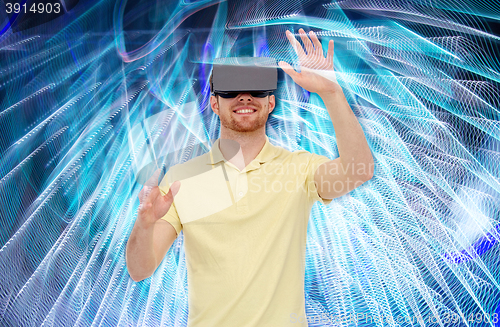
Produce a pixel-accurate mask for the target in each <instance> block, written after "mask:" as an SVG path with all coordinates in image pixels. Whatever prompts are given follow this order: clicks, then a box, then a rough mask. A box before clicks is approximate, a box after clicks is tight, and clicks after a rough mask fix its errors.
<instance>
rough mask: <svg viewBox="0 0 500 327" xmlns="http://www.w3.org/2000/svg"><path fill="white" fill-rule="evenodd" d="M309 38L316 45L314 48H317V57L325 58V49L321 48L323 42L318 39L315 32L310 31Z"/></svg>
mask: <svg viewBox="0 0 500 327" xmlns="http://www.w3.org/2000/svg"><path fill="white" fill-rule="evenodd" d="M309 36H310V37H311V40H312V42H313V44H314V47H315V48H316V55H318V56H320V57H323V47H322V46H321V42H319V40H318V37H317V36H316V33H314V32H313V31H310V32H309Z"/></svg>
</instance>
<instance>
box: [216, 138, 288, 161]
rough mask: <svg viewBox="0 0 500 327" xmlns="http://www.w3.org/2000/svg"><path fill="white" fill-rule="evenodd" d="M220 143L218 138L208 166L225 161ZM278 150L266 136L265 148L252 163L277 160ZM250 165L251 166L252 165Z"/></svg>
mask: <svg viewBox="0 0 500 327" xmlns="http://www.w3.org/2000/svg"><path fill="white" fill-rule="evenodd" d="M219 142H220V138H218V139H217V140H216V141H215V142H214V144H213V146H212V149H211V150H210V152H209V155H208V157H207V165H215V164H217V163H219V162H221V161H225V158H224V156H223V155H222V152H221V151H220V148H219ZM277 150H278V148H277V147H276V146H274V145H272V144H271V142H269V138H268V137H267V135H266V143H265V144H264V147H263V148H262V150H260V152H259V154H258V155H257V157H256V158H255V159H254V160H253V161H252V163H253V162H258V163H261V164H262V163H264V162H267V161H269V160H271V159H273V158H275V157H276V156H277V155H278V151H277ZM252 163H250V164H249V165H251V164H252Z"/></svg>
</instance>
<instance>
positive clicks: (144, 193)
mask: <svg viewBox="0 0 500 327" xmlns="http://www.w3.org/2000/svg"><path fill="white" fill-rule="evenodd" d="M149 193H151V187H149V186H144V187H143V188H142V190H141V191H140V192H139V202H140V203H143V202H145V199H147V197H148V196H149Z"/></svg>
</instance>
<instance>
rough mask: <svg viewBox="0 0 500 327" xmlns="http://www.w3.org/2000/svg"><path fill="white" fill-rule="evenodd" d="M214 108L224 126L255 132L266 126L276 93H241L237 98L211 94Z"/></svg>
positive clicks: (211, 103) (234, 129) (239, 130)
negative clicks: (262, 95)
mask: <svg viewBox="0 0 500 327" xmlns="http://www.w3.org/2000/svg"><path fill="white" fill-rule="evenodd" d="M210 105H211V107H212V110H213V111H214V112H215V113H216V114H217V115H218V116H219V118H220V123H221V125H222V126H224V127H226V128H228V129H230V130H233V131H236V132H253V131H256V130H258V129H260V128H264V126H265V125H266V122H267V118H268V117H269V114H270V113H271V111H273V109H274V106H275V98H274V95H269V96H266V97H265V98H257V97H252V96H251V95H250V93H240V94H238V96H237V97H236V98H229V99H225V98H222V97H220V96H211V97H210Z"/></svg>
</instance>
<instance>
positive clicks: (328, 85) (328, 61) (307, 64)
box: [278, 28, 342, 95]
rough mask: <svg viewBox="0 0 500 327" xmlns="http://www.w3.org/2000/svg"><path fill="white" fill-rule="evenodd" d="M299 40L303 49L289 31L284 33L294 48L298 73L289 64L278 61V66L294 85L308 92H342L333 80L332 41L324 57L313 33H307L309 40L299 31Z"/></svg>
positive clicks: (334, 79) (303, 32)
mask: <svg viewBox="0 0 500 327" xmlns="http://www.w3.org/2000/svg"><path fill="white" fill-rule="evenodd" d="M299 34H300V38H301V40H302V43H304V47H302V46H301V45H300V43H299V41H297V39H296V38H295V37H294V36H293V34H292V33H291V32H290V31H286V37H287V38H288V40H289V41H290V44H291V45H292V47H293V48H294V50H295V52H296V53H297V56H298V58H299V65H300V73H298V72H296V71H295V70H294V69H293V67H292V66H290V64H288V63H286V62H284V61H280V62H279V63H278V64H279V66H280V67H281V69H283V70H284V71H285V73H287V74H288V75H289V76H290V77H291V78H292V79H293V80H294V82H295V83H297V84H298V85H300V86H302V87H303V88H304V89H306V90H308V91H309V92H314V93H318V94H319V95H322V94H325V93H335V92H338V91H342V89H341V88H340V85H339V84H338V83H337V79H336V78H335V71H334V69H333V40H330V42H329V43H328V51H327V55H326V57H325V56H324V55H323V47H322V46H321V43H320V42H319V40H318V37H317V36H316V34H315V33H314V32H313V31H310V32H309V36H310V38H309V37H308V36H307V35H306V33H305V31H304V30H303V29H302V28H301V29H299Z"/></svg>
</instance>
